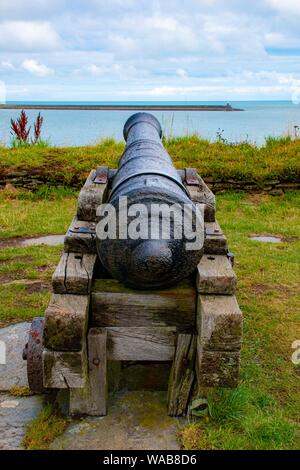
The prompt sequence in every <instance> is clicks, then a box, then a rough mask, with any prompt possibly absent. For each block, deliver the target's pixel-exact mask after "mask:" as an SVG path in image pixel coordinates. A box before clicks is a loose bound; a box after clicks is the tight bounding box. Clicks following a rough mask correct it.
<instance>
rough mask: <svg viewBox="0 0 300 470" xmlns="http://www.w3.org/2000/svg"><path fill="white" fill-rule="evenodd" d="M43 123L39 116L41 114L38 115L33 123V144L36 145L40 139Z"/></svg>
mask: <svg viewBox="0 0 300 470" xmlns="http://www.w3.org/2000/svg"><path fill="white" fill-rule="evenodd" d="M43 122H44V118H43V117H42V116H41V113H39V114H38V117H37V118H36V122H35V123H34V143H37V142H38V141H39V140H40V138H41V132H42V125H43Z"/></svg>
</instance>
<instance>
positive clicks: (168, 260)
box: [97, 113, 203, 289]
mask: <svg viewBox="0 0 300 470" xmlns="http://www.w3.org/2000/svg"><path fill="white" fill-rule="evenodd" d="M161 137H162V129H161V126H160V124H159V122H158V120H157V119H156V118H155V117H154V116H152V115H151V114H148V113H137V114H134V115H133V116H131V117H130V118H129V119H128V121H127V122H126V124H125V126H124V138H125V140H126V148H125V151H124V153H123V155H122V156H121V158H120V161H119V166H118V170H117V173H116V175H115V177H114V179H113V182H112V190H111V194H110V197H109V199H108V201H107V202H108V204H110V205H111V206H113V208H115V212H114V213H110V214H109V211H108V210H106V211H103V213H102V216H103V217H104V214H105V216H106V222H107V218H109V217H111V219H112V218H114V220H116V221H117V222H118V223H120V221H121V220H122V222H123V225H124V223H125V225H127V227H128V229H129V231H130V223H131V222H132V221H133V220H135V219H134V217H135V216H138V221H139V229H140V230H142V227H143V230H144V233H143V234H140V237H139V238H137V236H135V237H130V233H129V234H128V232H127V233H124V226H123V227H122V228H120V226H119V225H118V226H117V229H116V232H114V231H113V230H112V232H111V233H109V234H108V235H107V238H105V239H104V237H103V232H101V235H100V230H97V250H98V254H99V257H100V259H101V262H102V264H103V266H104V267H105V268H106V269H107V270H108V271H109V273H110V274H111V275H112V276H113V278H115V279H118V280H120V281H122V282H123V283H125V284H127V285H129V286H132V287H134V288H140V289H141V288H143V289H151V288H163V287H168V286H170V285H172V284H175V283H176V282H178V281H179V280H180V279H183V278H185V277H187V276H188V275H189V274H190V273H191V272H192V271H193V270H194V269H195V268H196V266H197V264H198V263H199V260H200V258H201V255H202V246H203V241H202V243H201V240H200V243H198V244H197V247H196V248H193V249H187V243H188V242H190V241H191V240H190V239H188V237H190V235H188V236H187V234H186V233H185V232H184V230H183V229H184V218H185V219H187V218H190V222H189V223H190V228H191V231H192V233H195V230H196V228H197V230H198V236H199V235H200V231H201V230H203V220H202V216H201V213H200V212H199V211H198V210H197V209H196V207H195V205H194V204H193V203H192V201H191V199H190V198H189V196H188V193H187V191H186V188H185V186H184V185H183V183H182V180H181V177H180V175H179V173H178V172H177V170H176V169H175V167H174V166H173V163H172V160H171V157H170V156H169V154H168V153H167V151H166V150H165V148H164V146H163V144H162V141H161ZM125 197H126V198H127V199H126V202H127V205H126V207H124V208H123V206H121V205H120V201H125V199H124V198H125ZM136 204H138V205H139V206H136V212H135V214H131V211H132V209H133V206H134V205H136ZM142 205H143V206H142ZM184 207H186V209H185V208H184ZM187 208H190V210H189V211H188V209H187ZM170 209H171V210H170ZM127 210H128V211H127ZM122 211H123V212H122ZM124 211H127V212H126V213H125V212H124ZM154 218H155V221H154V220H153V219H154ZM167 219H168V220H167ZM111 222H113V221H112V220H111ZM187 222H188V221H187V220H185V224H187ZM103 223H104V219H103V218H102V222H101V224H102V225H101V227H103ZM135 223H137V222H135ZM164 223H165V224H166V225H165V228H166V227H168V223H169V230H168V229H167V231H165V228H164V225H163V224H164ZM141 226H142V227H141ZM153 227H154V228H153ZM153 231H155V234H153ZM125 232H126V227H125ZM192 233H191V235H192Z"/></svg>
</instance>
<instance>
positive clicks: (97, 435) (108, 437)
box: [50, 392, 180, 450]
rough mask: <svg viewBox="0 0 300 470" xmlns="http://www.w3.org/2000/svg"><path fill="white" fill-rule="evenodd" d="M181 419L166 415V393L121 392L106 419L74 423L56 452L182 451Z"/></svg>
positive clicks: (113, 398) (113, 397)
mask: <svg viewBox="0 0 300 470" xmlns="http://www.w3.org/2000/svg"><path fill="white" fill-rule="evenodd" d="M177 426H178V418H176V419H175V418H170V417H169V416H167V399H166V393H165V392H122V393H121V392H119V393H117V394H113V395H111V397H110V402H109V406H108V414H107V416H104V417H101V418H92V417H89V418H86V419H84V421H83V420H81V421H77V422H74V423H73V424H71V425H70V426H69V427H68V429H67V430H66V432H65V433H64V434H63V435H62V436H59V437H58V438H56V439H55V441H54V442H53V443H52V444H51V447H50V448H51V449H54V450H61V449H65V450H179V449H180V447H179V444H178V442H177V431H178V427H177Z"/></svg>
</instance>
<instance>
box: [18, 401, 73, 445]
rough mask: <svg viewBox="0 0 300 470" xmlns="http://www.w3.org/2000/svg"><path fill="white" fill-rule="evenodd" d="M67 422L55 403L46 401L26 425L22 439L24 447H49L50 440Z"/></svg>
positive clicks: (63, 428)
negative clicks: (37, 413) (32, 419)
mask: <svg viewBox="0 0 300 470" xmlns="http://www.w3.org/2000/svg"><path fill="white" fill-rule="evenodd" d="M68 422H69V421H68V420H67V419H66V418H64V417H63V416H61V414H60V413H59V411H58V410H57V408H56V407H55V405H53V404H52V403H48V404H47V405H46V406H45V407H44V408H43V409H42V411H41V412H40V414H39V416H38V417H37V418H36V419H35V420H34V421H32V422H31V423H30V425H29V426H28V428H27V431H26V435H25V437H24V439H23V446H24V448H25V449H27V450H47V449H49V446H50V444H51V442H53V441H54V439H55V438H56V437H57V436H59V435H60V434H62V433H63V432H64V430H65V429H66V427H67V425H68Z"/></svg>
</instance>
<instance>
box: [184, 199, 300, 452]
mask: <svg viewBox="0 0 300 470" xmlns="http://www.w3.org/2000/svg"><path fill="white" fill-rule="evenodd" d="M299 209H300V194H299V193H290V194H285V195H284V196H281V197H271V196H266V195H254V196H250V195H248V196H246V195H242V194H239V195H237V194H227V195H223V196H219V197H218V211H217V214H218V220H219V222H220V224H221V226H222V229H223V230H224V231H225V233H226V235H227V237H228V239H229V243H230V248H231V250H232V251H233V252H234V253H235V254H236V264H235V271H236V273H237V275H238V279H239V286H238V293H237V297H238V301H239V304H240V307H241V309H242V311H243V314H244V346H243V350H242V363H241V383H240V385H239V387H238V388H237V389H235V390H225V389H220V390H217V391H214V392H211V393H210V395H209V400H208V404H209V418H206V419H205V418H204V419H202V420H199V421H198V422H196V423H192V424H191V425H190V426H188V427H187V428H185V429H184V430H183V431H182V433H181V438H182V443H183V446H184V448H186V449H298V448H299V446H300V430H299V409H300V392H299V380H300V379H299V375H298V374H297V372H298V373H299V369H297V368H296V366H294V365H293V363H292V361H291V355H292V352H293V350H292V348H291V345H292V342H293V341H294V340H296V339H300V285H299V278H300V210H299ZM252 233H261V234H277V235H281V236H283V237H284V239H285V240H286V241H285V242H284V243H282V244H266V243H260V242H255V241H252V240H249V238H248V236H249V235H250V234H252Z"/></svg>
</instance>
